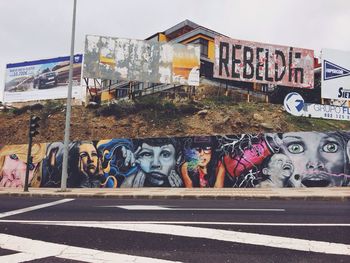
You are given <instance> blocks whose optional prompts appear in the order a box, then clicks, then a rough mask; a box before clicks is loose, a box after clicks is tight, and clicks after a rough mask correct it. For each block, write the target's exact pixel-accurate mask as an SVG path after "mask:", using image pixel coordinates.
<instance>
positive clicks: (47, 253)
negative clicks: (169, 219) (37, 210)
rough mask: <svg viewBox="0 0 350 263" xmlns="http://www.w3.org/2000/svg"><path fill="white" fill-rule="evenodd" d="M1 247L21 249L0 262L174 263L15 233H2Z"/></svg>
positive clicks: (172, 262)
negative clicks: (44, 259)
mask: <svg viewBox="0 0 350 263" xmlns="http://www.w3.org/2000/svg"><path fill="white" fill-rule="evenodd" d="M0 247H1V248H3V249H10V250H14V251H20V252H21V253H16V254H12V255H6V256H0V262H7V263H11V262H24V261H28V260H34V259H40V258H46V257H58V258H64V259H71V260H78V261H83V262H91V263H101V262H125V263H129V262H130V263H141V262H149V263H174V262H179V261H169V260H163V259H156V258H150V257H140V256H132V255H126V254H120V253H113V252H104V251H99V250H96V249H88V248H81V247H76V246H68V245H61V244H56V243H51V242H44V241H40V240H33V239H29V238H23V237H18V236H13V235H7V234H0Z"/></svg>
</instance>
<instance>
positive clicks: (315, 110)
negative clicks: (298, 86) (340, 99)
mask: <svg viewBox="0 0 350 263" xmlns="http://www.w3.org/2000/svg"><path fill="white" fill-rule="evenodd" d="M284 108H285V110H286V111H287V112H288V113H290V114H292V115H294V116H303V117H312V118H321V119H331V120H347V121H350V108H349V107H343V106H335V105H326V104H314V103H305V102H304V99H303V97H302V96H301V95H300V94H299V93H297V92H291V93H289V94H287V96H286V97H285V98H284Z"/></svg>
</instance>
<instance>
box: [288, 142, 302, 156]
mask: <svg viewBox="0 0 350 263" xmlns="http://www.w3.org/2000/svg"><path fill="white" fill-rule="evenodd" d="M288 151H289V152H290V153H295V154H297V153H302V152H304V146H302V145H301V144H299V143H292V144H290V145H288Z"/></svg>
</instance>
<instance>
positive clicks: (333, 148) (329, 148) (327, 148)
mask: <svg viewBox="0 0 350 263" xmlns="http://www.w3.org/2000/svg"><path fill="white" fill-rule="evenodd" d="M338 148H339V146H338V144H336V143H335V142H329V143H327V144H325V145H324V146H323V148H322V150H323V151H324V152H326V153H335V152H337V151H338Z"/></svg>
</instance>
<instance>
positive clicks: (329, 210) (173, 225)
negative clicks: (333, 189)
mask: <svg viewBox="0 0 350 263" xmlns="http://www.w3.org/2000/svg"><path fill="white" fill-rule="evenodd" d="M28 260H29V262H176V261H180V262H201V263H204V262H350V206H349V202H340V201H300V200H298V201H295V200H286V201H282V200H278V201H272V200H258V201H254V200H209V199H208V200H186V199H185V200H179V199H167V200H164V199H161V200H157V199H145V200H141V199H130V200H128V199H100V198H97V199H88V198H81V199H59V198H23V197H1V198H0V262H21V261H28Z"/></svg>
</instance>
